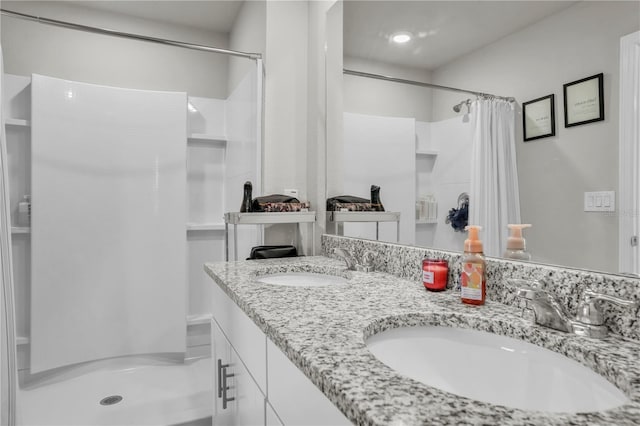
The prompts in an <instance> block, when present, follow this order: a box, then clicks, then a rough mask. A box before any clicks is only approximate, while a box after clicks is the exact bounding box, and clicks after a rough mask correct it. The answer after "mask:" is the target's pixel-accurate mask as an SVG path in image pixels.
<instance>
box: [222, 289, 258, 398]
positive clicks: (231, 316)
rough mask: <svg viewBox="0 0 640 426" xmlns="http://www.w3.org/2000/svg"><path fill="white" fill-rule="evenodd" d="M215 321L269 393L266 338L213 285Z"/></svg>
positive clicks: (227, 297)
mask: <svg viewBox="0 0 640 426" xmlns="http://www.w3.org/2000/svg"><path fill="white" fill-rule="evenodd" d="M212 296H213V318H214V319H215V321H216V322H217V323H218V325H219V326H220V328H221V329H222V332H223V333H224V335H225V336H226V338H227V339H228V340H229V342H230V343H231V346H232V347H233V349H234V350H235V351H236V352H237V353H238V355H239V356H240V359H242V362H244V364H245V365H246V366H247V369H248V370H249V371H250V372H251V374H252V376H253V378H254V379H255V381H256V383H257V384H258V386H259V387H260V389H261V390H262V392H264V393H265V394H266V392H267V362H266V360H267V349H266V339H267V338H266V336H265V334H264V333H263V332H262V331H261V330H260V329H259V328H258V326H257V325H255V324H254V322H253V321H252V320H251V318H249V317H248V316H247V314H245V313H244V312H243V311H242V309H240V308H239V307H238V306H237V305H236V304H235V303H234V302H233V301H232V300H231V299H230V298H229V296H227V294H226V293H225V292H224V291H223V290H222V289H221V288H220V287H219V286H218V285H217V284H215V283H213V284H212Z"/></svg>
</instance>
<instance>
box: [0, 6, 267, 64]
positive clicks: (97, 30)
mask: <svg viewBox="0 0 640 426" xmlns="http://www.w3.org/2000/svg"><path fill="white" fill-rule="evenodd" d="M0 12H1V13H2V15H6V16H10V17H12V18H18V19H24V20H27V21H34V22H38V23H41V24H47V25H53V26H56V27H62V28H69V29H72V30H79V31H85V32H89V33H95V34H103V35H109V36H113V37H121V38H130V39H134V40H140V41H148V42H151V43H158V44H164V45H167V46H176V47H182V48H185V49H191V50H200V51H203V52H210V53H221V54H223V55H231V56H238V57H241V58H248V59H254V60H255V59H261V58H262V55H261V54H260V53H246V52H239V51H236V50H229V49H221V48H219V47H212V46H204V45H201V44H193V43H186V42H182V41H176V40H167V39H163V38H157V37H150V36H145V35H140V34H132V33H125V32H121V31H115V30H109V29H106V28H98V27H90V26H88V25H82V24H74V23H73V22H66V21H58V20H57V19H49V18H43V17H40V16H35V15H28V14H26V13H20V12H14V11H11V10H6V9H0Z"/></svg>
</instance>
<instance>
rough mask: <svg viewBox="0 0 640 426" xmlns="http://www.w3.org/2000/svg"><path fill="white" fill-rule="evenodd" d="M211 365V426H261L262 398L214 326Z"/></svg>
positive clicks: (263, 399) (263, 422) (258, 389)
mask: <svg viewBox="0 0 640 426" xmlns="http://www.w3.org/2000/svg"><path fill="white" fill-rule="evenodd" d="M211 342H212V356H211V358H212V360H213V364H214V376H215V377H214V389H213V392H214V399H215V404H214V409H213V424H214V425H225V426H232V425H256V426H257V425H264V424H265V411H264V404H265V395H264V393H262V391H261V390H260V388H259V387H258V385H257V384H256V382H255V381H254V380H253V378H252V377H251V374H249V371H248V370H247V368H246V367H245V366H244V364H243V363H242V360H241V359H240V357H239V356H238V354H237V353H236V351H235V350H234V349H233V347H232V346H231V344H230V343H229V341H228V340H227V339H226V337H225V336H224V334H223V333H222V331H221V330H220V327H219V326H218V324H217V323H216V322H215V321H213V322H212V324H211Z"/></svg>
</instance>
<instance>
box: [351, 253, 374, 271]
mask: <svg viewBox="0 0 640 426" xmlns="http://www.w3.org/2000/svg"><path fill="white" fill-rule="evenodd" d="M375 259H376V253H375V252H373V251H371V250H367V251H365V252H364V253H363V255H362V264H361V265H356V269H357V270H359V271H362V272H371V271H374V270H375V265H374V264H373V262H374V260H375Z"/></svg>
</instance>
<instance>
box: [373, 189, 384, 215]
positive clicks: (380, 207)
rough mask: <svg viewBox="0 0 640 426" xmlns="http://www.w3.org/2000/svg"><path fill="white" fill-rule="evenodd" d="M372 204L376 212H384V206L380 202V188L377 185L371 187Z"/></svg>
mask: <svg viewBox="0 0 640 426" xmlns="http://www.w3.org/2000/svg"><path fill="white" fill-rule="evenodd" d="M371 204H373V207H374V209H375V211H378V212H383V211H384V206H383V205H382V201H380V187H379V186H377V185H371Z"/></svg>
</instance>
